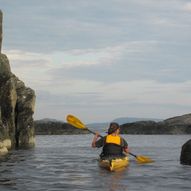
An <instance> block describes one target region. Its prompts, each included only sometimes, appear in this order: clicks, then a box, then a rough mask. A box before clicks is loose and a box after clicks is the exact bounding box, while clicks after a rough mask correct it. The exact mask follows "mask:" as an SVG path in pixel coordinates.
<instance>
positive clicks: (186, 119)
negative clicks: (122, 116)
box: [120, 114, 191, 134]
mask: <svg viewBox="0 0 191 191" xmlns="http://www.w3.org/2000/svg"><path fill="white" fill-rule="evenodd" d="M120 127H121V133H122V134H191V114H186V115H182V116H177V117H173V118H169V119H166V120H164V121H161V122H155V121H138V122H134V123H126V124H123V125H121V126H120Z"/></svg>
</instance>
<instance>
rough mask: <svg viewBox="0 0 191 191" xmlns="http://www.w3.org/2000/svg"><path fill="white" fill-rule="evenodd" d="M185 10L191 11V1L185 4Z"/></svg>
mask: <svg viewBox="0 0 191 191" xmlns="http://www.w3.org/2000/svg"><path fill="white" fill-rule="evenodd" d="M183 10H185V11H188V12H191V2H187V3H186V4H184V6H183Z"/></svg>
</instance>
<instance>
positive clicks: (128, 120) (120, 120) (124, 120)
mask: <svg viewBox="0 0 191 191" xmlns="http://www.w3.org/2000/svg"><path fill="white" fill-rule="evenodd" d="M162 120H163V119H155V118H138V117H120V118H116V119H114V120H113V121H114V122H116V123H118V124H119V125H122V124H125V123H134V122H137V121H155V122H159V121H162Z"/></svg>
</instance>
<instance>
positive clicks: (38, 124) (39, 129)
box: [34, 119, 89, 135]
mask: <svg viewBox="0 0 191 191" xmlns="http://www.w3.org/2000/svg"><path fill="white" fill-rule="evenodd" d="M34 124H35V134H36V135H74V134H87V133H89V132H88V131H86V130H83V129H78V128H75V127H73V126H72V125H70V124H68V123H65V122H62V121H57V120H51V119H42V120H36V121H35V122H34Z"/></svg>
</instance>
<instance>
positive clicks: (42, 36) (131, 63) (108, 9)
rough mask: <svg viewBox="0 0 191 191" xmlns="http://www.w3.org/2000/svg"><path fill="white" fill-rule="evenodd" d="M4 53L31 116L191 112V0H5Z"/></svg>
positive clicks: (92, 118) (1, 2)
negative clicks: (30, 96) (29, 93)
mask: <svg viewBox="0 0 191 191" xmlns="http://www.w3.org/2000/svg"><path fill="white" fill-rule="evenodd" d="M0 9H1V10H2V11H3V45H2V53H4V54H6V55H7V56H8V59H9V62H10V65H11V70H12V73H14V74H15V75H16V76H17V77H19V79H20V80H22V81H23V82H24V83H25V85H26V86H27V87H30V88H32V89H33V90H34V91H35V94H36V105H35V113H34V119H35V120H37V119H43V118H52V119H58V120H65V117H66V115H68V114H73V115H75V116H77V117H78V118H80V119H81V120H82V121H83V122H86V123H90V122H106V121H107V122H108V121H112V120H114V119H116V118H119V117H141V118H142V117H145V118H159V119H167V118H170V117H174V116H179V115H183V114H187V113H191V77H190V76H191V75H190V72H191V52H190V50H191V0H160V1H158V0H97V1H95V0H40V1H39V0H32V1H31V0H17V1H13V0H0Z"/></svg>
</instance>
